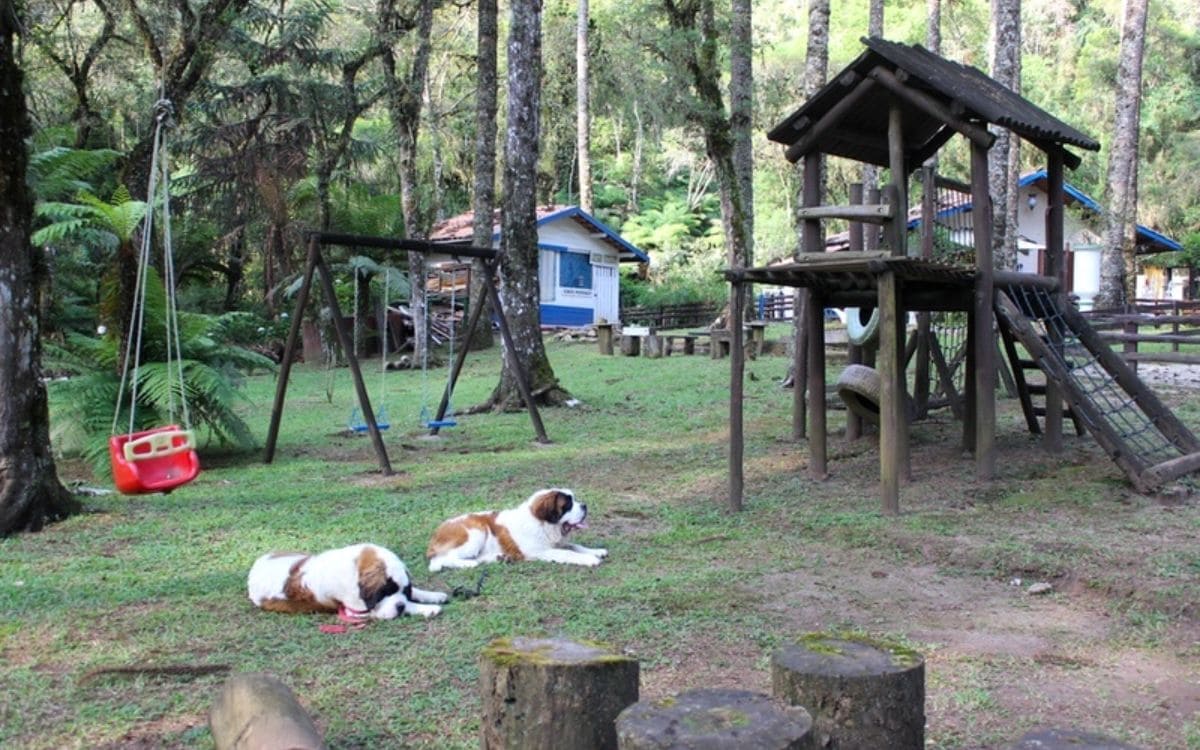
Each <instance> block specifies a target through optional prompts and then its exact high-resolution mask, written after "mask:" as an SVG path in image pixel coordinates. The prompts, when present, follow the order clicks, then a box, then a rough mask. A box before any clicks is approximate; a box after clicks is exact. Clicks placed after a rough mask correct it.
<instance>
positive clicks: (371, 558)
mask: <svg viewBox="0 0 1200 750" xmlns="http://www.w3.org/2000/svg"><path fill="white" fill-rule="evenodd" d="M399 590H400V584H398V583H396V582H395V581H394V580H392V578H391V577H390V576H389V575H388V572H387V564H386V563H385V562H384V561H383V559H382V558H380V557H379V555H378V554H377V553H376V552H375V550H373V549H371V548H370V547H368V548H367V549H364V550H363V551H362V554H361V555H359V557H358V596H359V598H361V599H362V600H363V604H364V605H366V608H367V610H368V611H369V610H372V609H375V607H376V606H377V605H378V604H379V602H381V601H383V600H384V599H386V598H387V597H389V596H391V595H392V594H394V593H396V592H397V591H399Z"/></svg>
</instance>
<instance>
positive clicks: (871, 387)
mask: <svg viewBox="0 0 1200 750" xmlns="http://www.w3.org/2000/svg"><path fill="white" fill-rule="evenodd" d="M847 312H854V313H855V315H854V316H852V317H857V310H851V311H847ZM837 393H838V396H840V397H841V399H842V401H844V402H845V403H846V408H847V409H849V410H850V411H852V412H854V413H855V414H857V415H858V416H860V417H862V418H863V419H865V420H867V421H868V422H870V423H871V424H879V373H878V372H876V371H875V369H874V368H872V367H867V366H866V365H848V366H847V367H846V369H845V370H842V374H841V375H840V376H838V380H837Z"/></svg>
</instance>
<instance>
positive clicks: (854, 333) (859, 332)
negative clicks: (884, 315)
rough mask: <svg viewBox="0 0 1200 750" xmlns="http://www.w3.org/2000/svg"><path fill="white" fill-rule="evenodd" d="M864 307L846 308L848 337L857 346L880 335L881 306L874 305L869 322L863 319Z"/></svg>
mask: <svg viewBox="0 0 1200 750" xmlns="http://www.w3.org/2000/svg"><path fill="white" fill-rule="evenodd" d="M862 312H863V308H861V307H847V308H846V338H847V339H849V340H850V343H851V344H854V345H855V346H864V345H866V344H869V343H871V342H872V341H874V340H875V337H876V336H878V335H879V308H878V307H872V308H871V315H870V316H869V317H868V318H867V322H865V323H864V322H863V320H862Z"/></svg>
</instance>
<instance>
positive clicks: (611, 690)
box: [479, 637, 638, 750]
mask: <svg viewBox="0 0 1200 750" xmlns="http://www.w3.org/2000/svg"><path fill="white" fill-rule="evenodd" d="M479 687H480V691H481V695H482V698H483V725H482V727H481V734H482V747H483V748H484V750H500V749H501V748H505V749H507V750H561V749H562V748H572V750H589V749H590V748H606V749H607V748H616V746H617V732H616V727H615V725H614V721H615V720H616V718H617V714H619V713H620V712H621V710H622V709H623V708H625V707H626V706H628V705H630V704H631V703H636V702H637V699H638V662H637V660H636V659H632V658H630V657H627V656H623V655H621V654H617V653H614V652H613V651H612V650H611V649H610V648H608V647H606V646H604V645H601V644H592V643H578V642H575V641H568V640H564V639H559V638H525V637H516V638H501V639H499V640H496V641H493V642H492V643H490V644H489V645H488V646H487V647H486V648H484V650H483V653H482V654H481V655H480V658H479Z"/></svg>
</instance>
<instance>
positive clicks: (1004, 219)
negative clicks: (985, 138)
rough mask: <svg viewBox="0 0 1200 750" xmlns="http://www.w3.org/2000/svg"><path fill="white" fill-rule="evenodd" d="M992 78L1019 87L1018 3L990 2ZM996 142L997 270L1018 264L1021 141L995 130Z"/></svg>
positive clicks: (992, 165)
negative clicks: (1019, 150) (1019, 158)
mask: <svg viewBox="0 0 1200 750" xmlns="http://www.w3.org/2000/svg"><path fill="white" fill-rule="evenodd" d="M991 53H992V54H991V57H992V59H991V67H992V78H994V79H995V80H996V82H997V83H999V84H1000V85H1001V86H1004V87H1005V88H1008V89H1011V90H1013V91H1017V92H1019V91H1020V88H1021V0H992V29H991ZM993 132H995V133H996V143H995V145H993V146H992V149H991V151H990V152H988V183H989V184H990V186H991V192H992V259H993V263H994V265H995V266H996V268H1001V269H1012V268H1016V263H1017V213H1016V211H1017V170H1018V169H1019V168H1020V165H1019V162H1018V156H1019V152H1018V148H1019V143H1020V140H1019V139H1018V138H1016V137H1014V136H1013V135H1012V133H1010V132H1009V130H1008V129H1007V128H1001V127H998V126H997V127H995V128H994V129H993Z"/></svg>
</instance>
